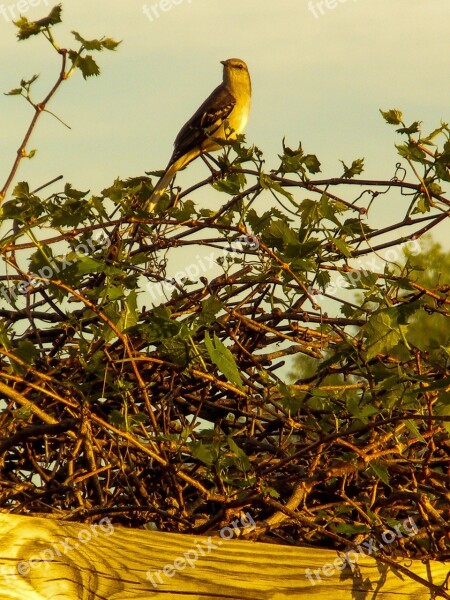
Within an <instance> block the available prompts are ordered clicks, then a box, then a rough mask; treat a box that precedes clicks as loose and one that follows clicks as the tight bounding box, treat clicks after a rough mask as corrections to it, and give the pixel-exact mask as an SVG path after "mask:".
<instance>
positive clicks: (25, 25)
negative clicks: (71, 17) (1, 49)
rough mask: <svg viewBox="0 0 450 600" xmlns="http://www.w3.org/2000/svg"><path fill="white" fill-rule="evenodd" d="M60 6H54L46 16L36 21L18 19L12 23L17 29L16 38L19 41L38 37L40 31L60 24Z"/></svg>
mask: <svg viewBox="0 0 450 600" xmlns="http://www.w3.org/2000/svg"><path fill="white" fill-rule="evenodd" d="M61 12H62V7H61V4H58V5H57V6H54V7H53V8H52V10H51V11H50V13H49V14H48V16H46V17H44V18H43V19H39V20H38V21H29V20H28V19H27V18H26V17H20V19H17V21H13V22H14V25H15V26H16V27H18V28H19V32H18V34H17V37H18V38H19V40H26V39H27V38H29V37H31V36H33V35H38V34H39V33H41V31H43V30H45V29H48V28H50V27H51V26H52V25H56V24H57V23H61Z"/></svg>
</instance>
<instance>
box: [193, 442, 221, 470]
mask: <svg viewBox="0 0 450 600" xmlns="http://www.w3.org/2000/svg"><path fill="white" fill-rule="evenodd" d="M187 446H188V448H190V450H191V454H192V456H193V457H194V458H196V459H197V460H200V461H201V462H202V463H203V464H205V465H207V466H208V467H211V466H212V465H213V464H214V455H213V453H212V452H211V449H210V448H209V446H207V445H206V444H204V443H203V442H200V441H199V442H191V443H190V444H187Z"/></svg>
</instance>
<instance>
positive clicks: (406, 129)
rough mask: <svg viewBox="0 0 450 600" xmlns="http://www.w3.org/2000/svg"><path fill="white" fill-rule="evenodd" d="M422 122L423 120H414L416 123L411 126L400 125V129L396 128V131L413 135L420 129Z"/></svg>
mask: <svg viewBox="0 0 450 600" xmlns="http://www.w3.org/2000/svg"><path fill="white" fill-rule="evenodd" d="M421 123H422V121H414V123H412V125H410V126H409V127H400V129H396V131H397V133H406V134H407V135H411V134H413V133H417V132H418V131H420V125H421Z"/></svg>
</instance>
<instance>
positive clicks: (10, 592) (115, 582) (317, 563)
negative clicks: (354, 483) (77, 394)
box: [0, 513, 448, 600]
mask: <svg viewBox="0 0 450 600" xmlns="http://www.w3.org/2000/svg"><path fill="white" fill-rule="evenodd" d="M227 535H230V534H229V532H227ZM202 552H203V555H202ZM355 556H357V558H355ZM355 556H351V558H353V560H355V562H357V565H356V567H354V568H353V569H351V568H350V567H349V565H348V563H346V564H345V568H343V561H342V560H341V561H339V558H338V553H337V552H335V551H330V550H319V549H312V548H292V547H288V546H280V545H272V544H262V543H257V542H252V541H245V540H238V539H229V540H226V539H222V538H220V537H214V538H208V537H205V536H196V537H193V536H187V535H179V534H168V533H160V532H154V531H143V530H130V529H124V528H120V527H116V526H114V523H113V522H111V521H109V522H108V521H105V520H103V522H102V523H101V524H99V525H97V526H94V525H89V524H85V525H83V524H78V523H68V522H64V521H56V520H51V519H42V518H34V517H23V516H17V515H10V514H4V513H0V600H106V599H107V600H135V599H140V600H144V599H145V600H147V599H148V600H150V599H153V598H157V599H160V600H162V599H164V600H168V599H172V598H173V599H176V600H188V599H189V600H209V599H211V600H218V599H219V600H220V599H227V600H231V599H232V600H244V599H251V600H284V599H286V598H305V599H306V598H320V599H322V600H328V599H329V600H347V599H348V600H372V599H373V600H375V599H376V600H385V599H391V598H394V597H395V598H396V600H404V599H410V600H422V599H423V600H429V599H430V590H429V589H427V587H426V586H424V585H423V584H422V583H420V582H419V581H414V580H411V579H410V578H409V577H408V576H407V575H406V574H405V573H402V572H400V571H398V570H396V569H393V568H392V567H391V566H389V565H385V564H382V563H380V562H377V561H376V560H374V559H373V558H370V557H363V556H361V555H359V554H358V555H356V554H355ZM186 560H188V562H186ZM334 561H337V563H335V564H337V565H339V566H340V567H341V568H339V569H338V568H336V566H333V563H334ZM183 562H184V567H183ZM188 563H190V564H188ZM402 564H403V567H404V568H405V567H406V568H408V569H409V570H410V571H412V572H413V573H414V574H415V575H416V576H418V577H422V578H423V579H425V580H426V581H430V577H431V574H432V580H431V581H432V582H433V583H434V585H437V586H441V585H442V584H443V583H444V581H445V579H446V577H447V573H448V567H447V565H445V564H442V563H439V562H433V563H430V564H423V563H422V562H420V561H407V562H405V563H402ZM164 568H165V569H166V570H165V572H164ZM307 569H310V572H309V573H310V579H312V581H313V584H312V583H311V581H310V579H308V577H307V576H306V573H307V571H306V570H307ZM317 569H320V571H316V574H314V570H317ZM333 571H334V572H333ZM158 572H159V575H158ZM317 574H318V575H319V576H320V580H318V579H317ZM152 580H153V583H152ZM437 597H439V596H437ZM442 597H445V593H444V596H442Z"/></svg>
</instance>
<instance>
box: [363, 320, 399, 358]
mask: <svg viewBox="0 0 450 600" xmlns="http://www.w3.org/2000/svg"><path fill="white" fill-rule="evenodd" d="M364 332H365V334H366V343H367V360H371V359H372V358H375V356H376V355H377V354H385V353H388V352H389V351H390V350H391V349H392V348H393V347H394V346H396V345H397V344H398V343H399V342H400V340H401V335H400V332H399V331H398V330H397V329H396V328H395V324H394V323H393V321H392V318H391V316H390V315H389V313H388V312H386V311H384V310H383V311H380V312H378V313H375V314H374V315H372V316H371V317H370V319H369V321H368V322H367V323H366V325H364Z"/></svg>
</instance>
